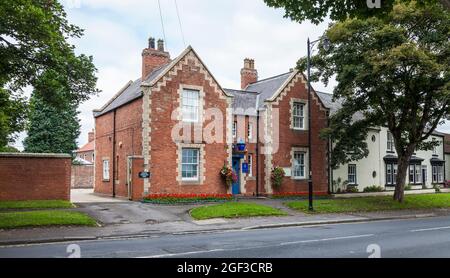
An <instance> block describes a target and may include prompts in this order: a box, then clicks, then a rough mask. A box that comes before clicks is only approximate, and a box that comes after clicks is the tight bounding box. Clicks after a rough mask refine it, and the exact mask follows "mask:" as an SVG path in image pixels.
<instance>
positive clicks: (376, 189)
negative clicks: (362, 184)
mask: <svg viewBox="0 0 450 278" xmlns="http://www.w3.org/2000/svg"><path fill="white" fill-rule="evenodd" d="M383 191H384V189H383V187H381V186H378V185H372V186H369V187H366V188H364V192H365V193H370V192H383Z"/></svg>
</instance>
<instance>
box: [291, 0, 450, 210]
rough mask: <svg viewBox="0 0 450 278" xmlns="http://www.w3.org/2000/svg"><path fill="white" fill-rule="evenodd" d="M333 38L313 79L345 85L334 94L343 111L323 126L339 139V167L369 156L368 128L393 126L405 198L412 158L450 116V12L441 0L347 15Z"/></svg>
mask: <svg viewBox="0 0 450 278" xmlns="http://www.w3.org/2000/svg"><path fill="white" fill-rule="evenodd" d="M326 35H327V36H328V37H329V39H330V41H331V43H332V47H331V49H330V50H328V51H325V49H323V48H322V47H319V48H320V49H319V53H318V54H317V55H316V56H314V57H313V59H312V65H313V66H314V67H315V69H316V71H314V72H313V75H312V81H318V80H322V81H323V82H325V83H327V82H328V81H329V79H330V78H331V77H333V76H335V77H336V81H337V82H338V85H337V87H336V88H335V90H334V98H335V99H339V100H340V101H341V102H342V109H341V110H340V111H339V112H338V113H336V114H335V115H334V116H332V117H331V120H330V128H328V129H326V130H325V131H324V136H330V137H331V138H333V140H334V142H335V144H336V145H335V148H334V149H333V156H332V157H333V164H334V166H336V165H339V164H342V163H347V162H349V161H352V160H358V159H360V158H363V157H365V156H367V154H368V151H367V145H366V144H365V143H364V140H365V138H366V136H367V132H368V130H369V128H370V127H377V126H386V127H387V128H388V129H389V130H390V132H391V133H392V135H393V137H394V140H395V149H396V151H397V154H398V176H397V185H396V190H395V196H394V198H395V200H398V201H400V202H401V201H403V198H404V188H405V181H406V173H407V169H408V166H409V160H410V158H411V156H412V155H413V153H414V152H415V150H416V149H423V150H427V149H431V148H432V147H433V146H434V143H430V142H429V140H428V139H429V137H430V135H431V134H432V133H433V132H434V130H435V129H436V127H437V126H438V125H439V124H441V123H442V122H443V120H444V119H445V118H446V117H448V116H449V115H450V92H449V88H450V73H449V68H450V42H449V38H450V13H449V12H448V11H446V10H445V9H443V7H442V5H441V4H439V3H436V4H433V5H431V4H430V5H426V6H420V5H416V3H415V2H407V3H406V2H402V1H399V2H398V3H396V4H395V5H394V7H393V9H392V11H391V12H389V14H387V15H386V17H384V18H379V17H371V18H368V19H356V18H352V19H347V20H345V21H343V22H338V23H335V24H333V25H332V26H331V27H330V28H329V29H328V30H327V31H326ZM299 68H300V69H301V70H305V68H306V60H305V59H301V60H300V61H299Z"/></svg>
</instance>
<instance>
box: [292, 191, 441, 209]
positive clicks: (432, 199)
mask: <svg viewBox="0 0 450 278" xmlns="http://www.w3.org/2000/svg"><path fill="white" fill-rule="evenodd" d="M285 205H286V206H288V207H289V208H291V209H295V210H300V211H302V212H308V201H307V200H306V201H293V202H286V203H285ZM433 208H450V194H428V195H425V194H424V195H407V196H405V201H404V203H403V204H400V203H398V202H395V201H393V199H392V197H390V196H386V197H363V198H348V199H328V200H315V201H314V209H315V211H314V213H342V212H370V211H382V210H385V211H386V210H402V209H433Z"/></svg>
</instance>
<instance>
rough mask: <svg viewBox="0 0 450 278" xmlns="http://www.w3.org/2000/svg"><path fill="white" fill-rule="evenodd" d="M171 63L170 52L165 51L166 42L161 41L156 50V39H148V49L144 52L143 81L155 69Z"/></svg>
mask: <svg viewBox="0 0 450 278" xmlns="http://www.w3.org/2000/svg"><path fill="white" fill-rule="evenodd" d="M169 62H170V54H169V52H166V51H164V41H163V40H161V39H159V40H158V45H157V48H155V39H154V38H152V37H150V38H149V39H148V48H145V49H144V50H143V51H142V80H143V81H144V80H145V79H146V78H147V77H148V75H149V74H150V73H152V72H153V71H154V70H155V69H157V68H159V67H161V66H162V65H165V64H167V63H169Z"/></svg>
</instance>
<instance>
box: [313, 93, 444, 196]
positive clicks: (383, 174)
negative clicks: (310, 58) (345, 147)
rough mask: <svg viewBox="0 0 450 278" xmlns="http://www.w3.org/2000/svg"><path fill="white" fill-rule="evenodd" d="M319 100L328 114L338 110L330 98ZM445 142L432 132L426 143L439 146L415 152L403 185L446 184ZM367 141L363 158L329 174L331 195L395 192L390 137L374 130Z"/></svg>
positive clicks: (394, 156) (394, 159)
mask: <svg viewBox="0 0 450 278" xmlns="http://www.w3.org/2000/svg"><path fill="white" fill-rule="evenodd" d="M319 96H320V98H321V100H322V101H323V102H324V104H325V106H327V107H328V108H329V109H330V113H331V114H333V113H335V112H336V111H337V110H338V109H339V108H340V104H339V103H337V102H333V101H332V95H330V94H325V93H320V94H319ZM444 139H445V134H443V133H439V132H434V133H433V134H432V135H431V136H430V138H429V139H428V140H430V141H431V140H436V141H438V142H440V144H439V146H437V147H435V148H434V150H430V151H422V150H418V151H416V153H414V155H413V157H412V158H411V160H410V166H409V169H408V173H407V176H406V182H407V184H409V185H411V188H412V189H422V188H433V187H434V186H435V185H443V184H444V183H445V180H446V173H445V172H446V171H445V169H446V167H445V153H444ZM366 140H367V146H368V149H369V155H368V156H367V157H366V158H363V159H361V160H358V161H354V162H350V163H348V164H344V165H340V166H339V168H338V169H334V170H331V173H330V191H331V192H337V191H338V189H339V188H340V189H341V190H345V188H346V187H347V184H348V186H353V187H357V188H358V191H360V192H363V191H364V188H366V187H370V186H374V185H375V186H380V187H382V188H384V189H385V190H394V189H395V184H396V180H397V170H398V167H397V153H396V151H395V147H394V140H393V137H392V135H391V134H390V132H389V130H388V129H387V128H386V127H380V128H374V129H372V130H371V131H369V133H368V138H367V139H366ZM338 181H340V182H338Z"/></svg>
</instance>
